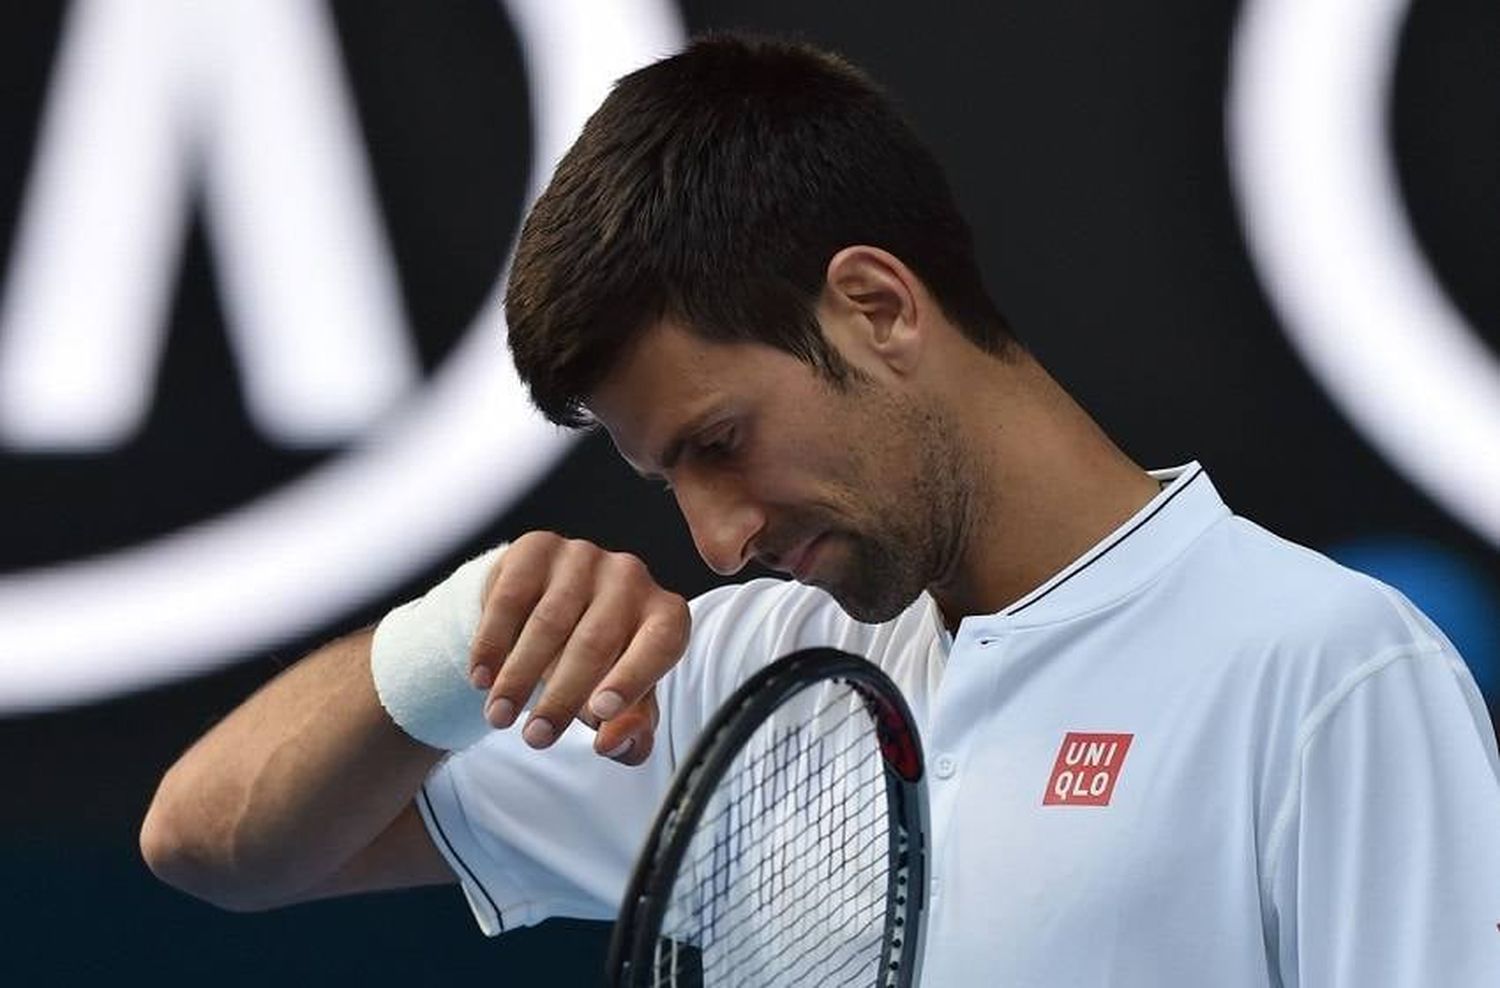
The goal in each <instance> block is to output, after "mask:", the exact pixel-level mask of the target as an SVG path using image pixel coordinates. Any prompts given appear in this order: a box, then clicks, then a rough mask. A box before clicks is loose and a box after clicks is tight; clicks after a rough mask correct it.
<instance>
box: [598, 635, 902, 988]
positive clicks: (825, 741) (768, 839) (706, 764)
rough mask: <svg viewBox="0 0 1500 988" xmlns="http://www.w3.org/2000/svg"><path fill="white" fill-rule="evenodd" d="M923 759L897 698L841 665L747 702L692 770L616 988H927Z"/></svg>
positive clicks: (883, 682)
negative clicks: (922, 985) (923, 979)
mask: <svg viewBox="0 0 1500 988" xmlns="http://www.w3.org/2000/svg"><path fill="white" fill-rule="evenodd" d="M926 889H927V806H926V794H925V791H924V787H923V768H922V749H921V743H920V741H919V739H918V736H917V730H916V726H915V724H914V722H913V721H912V717H911V711H910V710H909V709H908V708H907V705H906V701H905V700H904V699H903V698H902V696H901V693H900V691H899V690H898V689H897V688H896V685H895V684H894V683H893V682H891V680H890V678H889V677H887V676H886V675H885V673H883V672H881V671H880V669H879V668H877V667H876V666H875V665H873V664H872V663H870V662H868V661H866V660H865V659H862V658H860V657H858V656H856V655H851V654H849V653H847V652H841V651H838V650H836V649H831V648H813V649H804V650H802V651H798V652H793V653H792V654H790V655H787V656H785V657H783V658H781V659H778V660H776V661H775V662H773V663H771V664H770V665H768V666H767V667H765V668H764V669H762V670H761V671H759V672H758V673H756V674H755V675H754V676H752V677H750V679H749V680H747V681H746V682H745V683H744V685H742V686H741V687H740V688H739V689H738V690H736V691H735V693H734V695H733V696H731V697H730V698H729V699H728V700H727V701H726V702H725V703H724V705H723V706H722V707H721V708H720V709H719V710H718V712H717V713H716V714H715V715H714V717H713V719H712V720H711V721H710V722H709V723H708V725H707V727H705V728H704V731H703V734H702V735H701V736H700V737H699V739H698V742H697V744H696V745H694V747H693V750H692V752H691V753H690V754H689V756H688V757H687V759H686V760H685V761H684V762H683V763H682V765H681V766H680V767H679V768H678V771H677V774H676V776H675V777H674V778H673V780H672V785H671V787H670V788H669V790H668V792H667V796H666V799H665V801H664V802H663V804H662V807H661V810H660V811H659V812H658V814H657V817H656V821H655V823H654V824H653V826H652V828H651V833H650V836H649V837H648V838H647V841H646V845H645V848H644V849H643V850H642V852H641V855H640V858H639V860H638V861H637V863H636V868H635V872H634V875H633V876H632V878H631V881H630V885H629V887H628V888H627V889H626V892H625V898H624V900H623V902H622V906H621V911H620V917H619V920H618V922H617V923H616V924H615V929H614V936H613V939H612V941H611V943H610V951H609V971H608V975H609V979H610V981H609V983H610V984H611V985H612V986H615V988H648V986H691V985H711V986H714V988H793V986H803V985H807V986H814V985H815V986H818V988H835V986H840V985H849V986H855V985H859V986H874V988H905V986H910V985H914V984H916V981H917V974H918V967H919V964H920V962H921V956H922V929H923V914H924V910H925V906H926Z"/></svg>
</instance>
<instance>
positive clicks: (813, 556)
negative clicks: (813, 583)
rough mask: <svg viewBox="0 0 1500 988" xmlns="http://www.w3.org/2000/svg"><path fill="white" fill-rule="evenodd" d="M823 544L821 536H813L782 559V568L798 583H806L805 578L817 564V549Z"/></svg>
mask: <svg viewBox="0 0 1500 988" xmlns="http://www.w3.org/2000/svg"><path fill="white" fill-rule="evenodd" d="M822 544H823V536H822V535H815V536H813V537H812V538H810V539H808V540H807V541H806V542H804V543H802V545H800V546H798V547H797V548H796V549H794V550H793V551H792V552H791V553H790V554H789V555H787V556H785V557H783V562H782V568H783V569H784V571H785V572H788V573H791V574H792V577H793V578H794V579H796V580H797V581H798V582H800V583H806V582H807V576H808V574H809V573H811V572H812V568H813V564H814V563H815V562H817V556H818V548H819V547H820V546H821V545H822Z"/></svg>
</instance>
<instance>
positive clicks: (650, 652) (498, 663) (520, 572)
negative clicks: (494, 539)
mask: <svg viewBox="0 0 1500 988" xmlns="http://www.w3.org/2000/svg"><path fill="white" fill-rule="evenodd" d="M691 620H692V619H691V616H690V614H689V612H688V606H687V602H686V601H684V600H683V599H682V598H681V597H680V596H678V595H677V594H674V593H671V592H670V591H667V590H663V589H662V588H661V587H659V586H658V585H657V584H656V581H655V580H653V579H652V578H651V574H650V572H649V571H647V569H646V566H645V564H644V563H642V562H641V561H640V560H639V559H637V558H636V557H635V556H632V555H630V554H628V553H621V552H607V551H605V550H603V549H601V548H599V547H598V546H596V545H593V544H592V543H590V542H584V541H581V540H578V539H564V538H563V537H562V536H559V535H555V534H553V533H551V532H530V533H528V534H526V535H523V536H521V537H520V538H519V539H516V540H515V541H514V542H513V543H511V545H510V546H509V548H507V549H506V550H505V552H504V553H503V554H502V555H501V557H500V561H499V562H498V563H497V564H496V565H495V568H494V571H493V572H492V573H491V574H490V578H489V583H488V585H487V587H486V590H485V597H484V613H483V616H482V617H481V618H480V621H479V631H478V633H477V634H476V635H475V636H474V647H473V650H472V653H471V655H470V667H469V678H470V680H471V681H472V682H473V683H474V685H475V687H476V688H478V689H488V690H489V699H488V700H487V701H486V707H485V717H486V719H488V720H489V722H490V723H491V724H493V725H494V726H495V727H497V728H503V727H509V726H510V725H511V724H512V723H514V722H515V719H516V715H517V713H518V712H519V711H520V710H521V709H522V708H523V707H524V706H525V705H526V703H527V701H528V700H529V699H530V697H531V695H532V691H533V690H534V689H535V687H536V684H537V683H538V682H539V681H541V680H545V682H546V685H545V687H544V688H543V690H542V692H541V695H540V696H539V698H538V699H537V701H536V704H535V705H534V706H533V707H532V710H531V714H530V716H529V717H528V718H527V721H526V725H525V727H523V728H522V737H524V738H525V739H526V743H527V744H529V745H531V746H532V747H533V748H545V747H547V746H548V745H550V744H552V742H553V741H555V740H557V738H558V737H559V736H560V735H561V734H562V732H563V731H565V730H566V729H567V727H568V724H570V723H571V722H572V721H573V719H574V718H575V717H577V718H578V719H580V720H582V721H584V722H585V723H587V724H589V725H590V726H593V727H597V728H598V731H599V735H598V737H597V738H596V739H595V741H594V750H595V751H597V752H599V753H600V754H602V755H606V756H608V757H611V758H614V759H616V760H618V761H620V762H623V763H625V764H627V765H639V764H640V763H641V762H644V761H645V760H646V756H648V755H649V754H650V753H651V745H652V740H653V737H654V733H655V730H656V724H657V717H658V712H657V707H656V691H655V688H654V687H655V683H656V681H657V680H658V679H660V678H661V677H662V676H663V675H664V674H665V673H666V672H667V670H668V669H670V668H672V666H674V665H675V664H676V663H677V660H678V659H680V658H681V657H682V653H683V651H684V650H685V649H686V648H687V643H688V632H689V629H690V626H691Z"/></svg>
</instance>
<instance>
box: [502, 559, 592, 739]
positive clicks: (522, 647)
mask: <svg viewBox="0 0 1500 988" xmlns="http://www.w3.org/2000/svg"><path fill="white" fill-rule="evenodd" d="M588 603H589V600H588V584H587V583H586V582H585V581H583V580H581V579H554V580H553V582H552V585H551V586H549V587H548V589H547V592H546V593H544V594H542V599H541V600H539V601H537V605H536V607H534V608H532V610H531V614H530V615H529V616H528V617H527V618H526V624H525V626H524V627H523V628H522V629H521V634H520V635H519V636H518V637H517V638H516V643H515V646H514V647H513V648H512V649H511V650H510V654H509V655H507V656H506V657H505V662H504V664H503V665H501V666H500V671H499V672H498V673H497V674H496V676H495V683H494V685H493V686H492V687H491V688H490V698H489V700H488V701H487V706H486V708H485V717H486V718H487V719H488V720H489V722H490V723H491V724H493V725H495V726H496V727H509V726H510V725H511V724H512V723H514V721H515V718H516V714H517V713H519V712H520V710H521V708H522V707H523V706H524V705H525V703H526V702H527V700H529V699H530V698H531V694H532V691H533V690H534V689H535V687H536V684H537V681H538V680H539V679H540V678H541V677H542V674H543V673H544V672H545V671H546V670H547V667H548V666H549V665H551V664H552V663H553V662H554V660H556V659H557V657H558V654H559V653H560V652H561V651H562V648H563V645H564V644H565V643H566V642H567V640H568V637H569V635H571V634H572V632H573V629H574V628H575V627H576V626H577V625H578V620H579V618H580V617H582V616H583V612H584V610H585V608H586V607H587V606H588ZM531 723H536V721H535V720H533V721H532V722H531ZM531 723H528V725H527V727H528V729H529V732H528V733H527V734H526V740H527V742H528V743H531V744H532V745H533V747H546V746H547V745H548V744H550V743H551V742H552V738H553V737H556V732H557V728H558V727H559V726H560V725H557V724H551V723H540V725H539V726H537V727H532V726H531ZM549 732H551V734H552V737H547V736H546V735H547V734H548V733H549Z"/></svg>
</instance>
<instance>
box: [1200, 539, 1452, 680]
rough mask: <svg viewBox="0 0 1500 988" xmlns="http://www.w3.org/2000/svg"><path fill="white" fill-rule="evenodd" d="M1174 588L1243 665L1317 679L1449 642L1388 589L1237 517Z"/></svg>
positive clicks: (1439, 647) (1209, 541)
mask: <svg viewBox="0 0 1500 988" xmlns="http://www.w3.org/2000/svg"><path fill="white" fill-rule="evenodd" d="M1192 555H1193V556H1194V557H1195V558H1193V559H1191V560H1188V561H1187V563H1188V564H1187V565H1186V566H1185V567H1184V568H1183V572H1182V573H1181V574H1180V585H1179V587H1178V588H1177V589H1178V591H1179V592H1180V593H1182V594H1183V595H1184V596H1185V597H1186V598H1187V599H1186V600H1185V601H1184V604H1185V606H1188V607H1190V608H1193V609H1195V610H1196V612H1197V613H1198V614H1199V615H1200V620H1201V621H1202V622H1204V623H1205V624H1207V625H1211V626H1212V627H1214V628H1216V629H1218V631H1219V632H1221V633H1223V634H1226V635H1230V636H1233V637H1235V638H1236V639H1238V640H1239V641H1240V642H1241V643H1242V649H1241V651H1240V657H1241V659H1242V660H1252V661H1254V660H1263V661H1268V662H1272V663H1275V664H1291V665H1292V666H1296V667H1305V666H1306V665H1308V664H1312V665H1317V666H1321V667H1322V668H1323V671H1324V673H1325V674H1336V673H1338V672H1339V671H1340V670H1342V671H1348V670H1349V669H1350V668H1352V667H1354V666H1358V665H1360V664H1362V663H1365V662H1369V661H1372V660H1375V659H1377V658H1378V657H1380V656H1381V655H1387V654H1390V653H1392V652H1393V651H1399V650H1403V649H1404V650H1408V651H1412V652H1427V651H1434V650H1445V649H1446V650H1449V651H1451V649H1452V646H1451V645H1449V644H1448V642H1447V639H1445V638H1444V637H1443V635H1442V632H1441V631H1439V630H1438V629H1437V627H1436V626H1435V625H1434V624H1433V623H1432V622H1431V620H1430V619H1428V618H1427V617H1426V615H1424V614H1422V612H1421V611H1419V610H1418V609H1417V608H1416V606H1415V605H1413V604H1412V603H1411V602H1410V601H1409V600H1407V599H1406V597H1404V596H1403V595H1402V594H1401V593H1400V592H1399V591H1397V590H1396V589H1394V588H1392V587H1390V586H1388V585H1386V584H1384V583H1381V582H1380V581H1379V580H1376V579H1375V578H1373V577H1371V576H1369V575H1367V574H1365V573H1361V572H1358V571H1356V570H1353V569H1350V568H1348V567H1346V566H1344V565H1342V564H1340V563H1339V562H1337V561H1335V560H1333V559H1331V558H1329V557H1328V556H1326V555H1324V554H1323V553H1320V552H1317V551H1316V550H1314V549H1310V548H1308V547H1306V546H1303V545H1299V544H1297V543H1295V542H1292V541H1290V540H1288V539H1285V538H1282V537H1280V536H1278V535H1275V534H1273V533H1271V532H1269V531H1267V530H1266V529H1264V528H1262V527H1261V526H1259V525H1257V524H1255V523H1254V522H1251V521H1249V520H1247V519H1245V518H1242V517H1239V516H1233V517H1231V518H1228V519H1226V524H1223V525H1220V526H1217V527H1216V529H1215V530H1214V531H1213V532H1212V533H1211V534H1210V536H1209V537H1208V538H1207V539H1205V540H1203V544H1202V545H1200V546H1198V547H1196V549H1195V551H1194V553H1193V554H1192Z"/></svg>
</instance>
